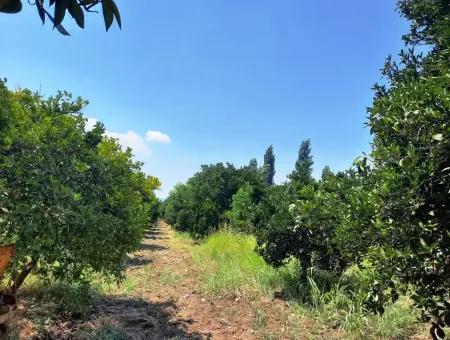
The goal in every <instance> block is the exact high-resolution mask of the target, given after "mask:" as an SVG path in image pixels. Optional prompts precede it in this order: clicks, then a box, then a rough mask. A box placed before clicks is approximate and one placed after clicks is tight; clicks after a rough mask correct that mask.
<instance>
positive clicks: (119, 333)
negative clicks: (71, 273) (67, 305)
mask: <svg viewBox="0 0 450 340" xmlns="http://www.w3.org/2000/svg"><path fill="white" fill-rule="evenodd" d="M36 293H37V292H34V293H31V294H29V295H27V296H23V297H22V298H21V299H20V300H21V301H20V305H21V308H20V309H19V311H18V315H16V318H15V320H14V323H13V324H12V325H11V326H12V327H10V329H9V330H8V333H9V334H8V335H6V336H7V339H10V338H14V339H92V340H94V339H123V340H125V339H210V338H211V334H210V333H197V332H190V331H189V330H188V327H189V325H190V324H193V323H195V321H194V320H193V319H182V318H177V317H176V313H177V311H178V309H179V308H178V306H177V305H176V304H175V302H174V300H172V299H169V300H166V301H162V302H152V301H145V300H143V299H139V298H134V297H128V296H105V295H100V296H97V297H95V298H94V300H92V301H89V300H87V301H86V303H88V304H91V303H92V305H91V308H90V312H89V313H88V314H87V315H85V316H84V317H81V316H75V315H71V314H68V313H67V312H68V311H69V310H66V311H62V310H61V306H59V307H58V303H56V306H55V303H54V301H53V300H54V299H47V298H48V296H46V295H42V294H36ZM47 300H48V301H47Z"/></svg>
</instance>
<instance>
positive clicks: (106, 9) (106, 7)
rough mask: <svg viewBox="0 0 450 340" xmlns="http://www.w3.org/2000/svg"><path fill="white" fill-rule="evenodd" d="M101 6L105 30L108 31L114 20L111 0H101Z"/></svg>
mask: <svg viewBox="0 0 450 340" xmlns="http://www.w3.org/2000/svg"><path fill="white" fill-rule="evenodd" d="M102 8H103V19H104V20H105V27H106V31H108V30H109V28H110V27H111V25H112V23H113V20H114V13H113V6H112V1H111V0H103V1H102Z"/></svg>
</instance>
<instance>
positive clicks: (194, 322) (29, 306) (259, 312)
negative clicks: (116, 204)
mask: <svg viewBox="0 0 450 340" xmlns="http://www.w3.org/2000/svg"><path fill="white" fill-rule="evenodd" d="M183 242H184V241H183ZM183 242H180V241H179V240H174V232H173V230H172V229H171V228H170V227H169V226H168V225H167V224H165V223H163V222H160V223H158V224H157V225H156V226H155V227H153V228H152V229H151V230H149V231H148V232H146V234H145V238H144V240H143V242H142V246H141V249H140V250H139V251H137V252H136V253H135V254H133V255H132V256H130V258H129V261H128V266H127V270H126V278H127V279H126V281H125V282H124V283H123V285H122V287H121V288H116V289H112V290H111V292H109V293H108V294H106V295H102V296H101V297H99V298H98V299H97V300H96V301H95V304H94V306H93V312H92V313H91V315H90V316H89V318H88V320H87V321H76V320H72V319H70V318H69V319H67V318H66V319H64V318H63V317H58V316H51V317H49V318H48V317H47V314H48V313H46V311H45V308H46V307H45V305H43V304H42V302H36V300H35V299H34V298H30V297H27V298H22V299H21V302H20V304H19V311H18V316H17V318H16V320H15V322H14V323H13V326H12V329H13V333H14V332H15V334H16V335H17V336H18V337H19V338H20V339H81V338H87V339H92V338H98V332H99V330H101V329H102V328H104V327H105V326H107V327H112V328H113V329H115V330H118V331H119V332H120V333H121V334H122V337H112V335H106V336H104V337H102V339H122V338H130V339H174V338H175V339H210V338H213V339H249V340H251V339H257V338H278V339H284V338H299V339H305V338H327V339H330V338H333V339H335V338H341V337H342V336H343V334H341V333H340V332H338V331H336V332H335V331H333V330H331V333H330V330H327V329H326V328H324V327H323V326H318V324H317V323H316V322H314V321H313V320H310V319H306V318H305V319H294V320H293V319H292V318H293V317H294V314H292V311H291V310H290V307H288V306H287V304H286V303H285V302H284V301H282V300H279V299H271V298H260V299H258V300H257V301H255V299H252V298H250V297H248V296H243V295H228V296H217V295H212V294H210V293H208V292H207V291H206V290H205V289H204V288H203V287H202V278H201V275H202V274H201V272H200V269H199V268H198V266H196V265H195V264H194V263H193V261H192V258H191V254H190V251H189V248H188V246H187V244H186V242H184V246H183ZM36 306H37V307H36ZM36 308H39V309H40V313H41V314H40V315H41V316H42V315H45V318H44V319H42V317H41V320H40V321H39V322H37V321H36V319H37V318H36V313H35V312H33V311H34V310H35V309H36ZM293 321H294V322H293ZM293 323H294V324H296V325H297V326H298V328H297V326H296V327H295V329H293V328H292V324H293ZM298 329H301V330H302V332H301V333H300V332H299V331H298ZM306 330H308V332H306ZM96 334H97V336H95V335H96ZM106 334H109V333H106Z"/></svg>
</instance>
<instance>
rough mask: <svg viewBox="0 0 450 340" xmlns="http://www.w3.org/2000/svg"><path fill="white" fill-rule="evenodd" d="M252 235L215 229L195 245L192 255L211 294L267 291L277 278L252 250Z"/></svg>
mask: <svg viewBox="0 0 450 340" xmlns="http://www.w3.org/2000/svg"><path fill="white" fill-rule="evenodd" d="M255 245H256V241H255V239H254V237H251V236H247V235H240V234H234V233H232V232H229V231H219V232H217V233H215V234H213V235H211V236H209V237H208V238H207V239H206V240H204V241H203V242H202V243H201V244H200V245H199V246H193V247H192V256H193V259H194V262H195V263H197V264H198V265H199V266H200V267H201V269H202V272H203V274H204V278H205V281H206V286H207V288H208V289H209V290H210V291H211V292H213V293H215V294H233V293H238V292H239V293H253V292H261V291H263V292H269V291H270V290H271V289H274V288H275V287H276V286H277V285H278V283H279V279H280V275H279V273H278V272H277V270H275V269H273V268H271V267H270V266H268V265H267V264H266V263H265V262H264V260H263V259H262V258H261V257H260V256H258V255H257V254H256V253H255V252H254V248H255Z"/></svg>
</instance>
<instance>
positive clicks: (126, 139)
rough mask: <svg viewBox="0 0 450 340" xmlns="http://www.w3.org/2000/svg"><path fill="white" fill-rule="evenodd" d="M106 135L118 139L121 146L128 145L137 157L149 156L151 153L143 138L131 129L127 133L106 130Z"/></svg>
mask: <svg viewBox="0 0 450 340" xmlns="http://www.w3.org/2000/svg"><path fill="white" fill-rule="evenodd" d="M106 135H107V136H109V137H112V138H116V139H118V140H119V143H120V145H122V147H123V148H126V147H130V148H131V149H132V150H133V154H134V155H135V156H136V157H138V158H139V157H146V156H150V154H151V153H152V152H151V150H150V148H149V147H148V145H147V144H146V143H145V140H144V138H142V136H140V135H138V134H137V133H136V132H134V131H132V130H130V131H128V132H127V133H118V132H111V131H106Z"/></svg>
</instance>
